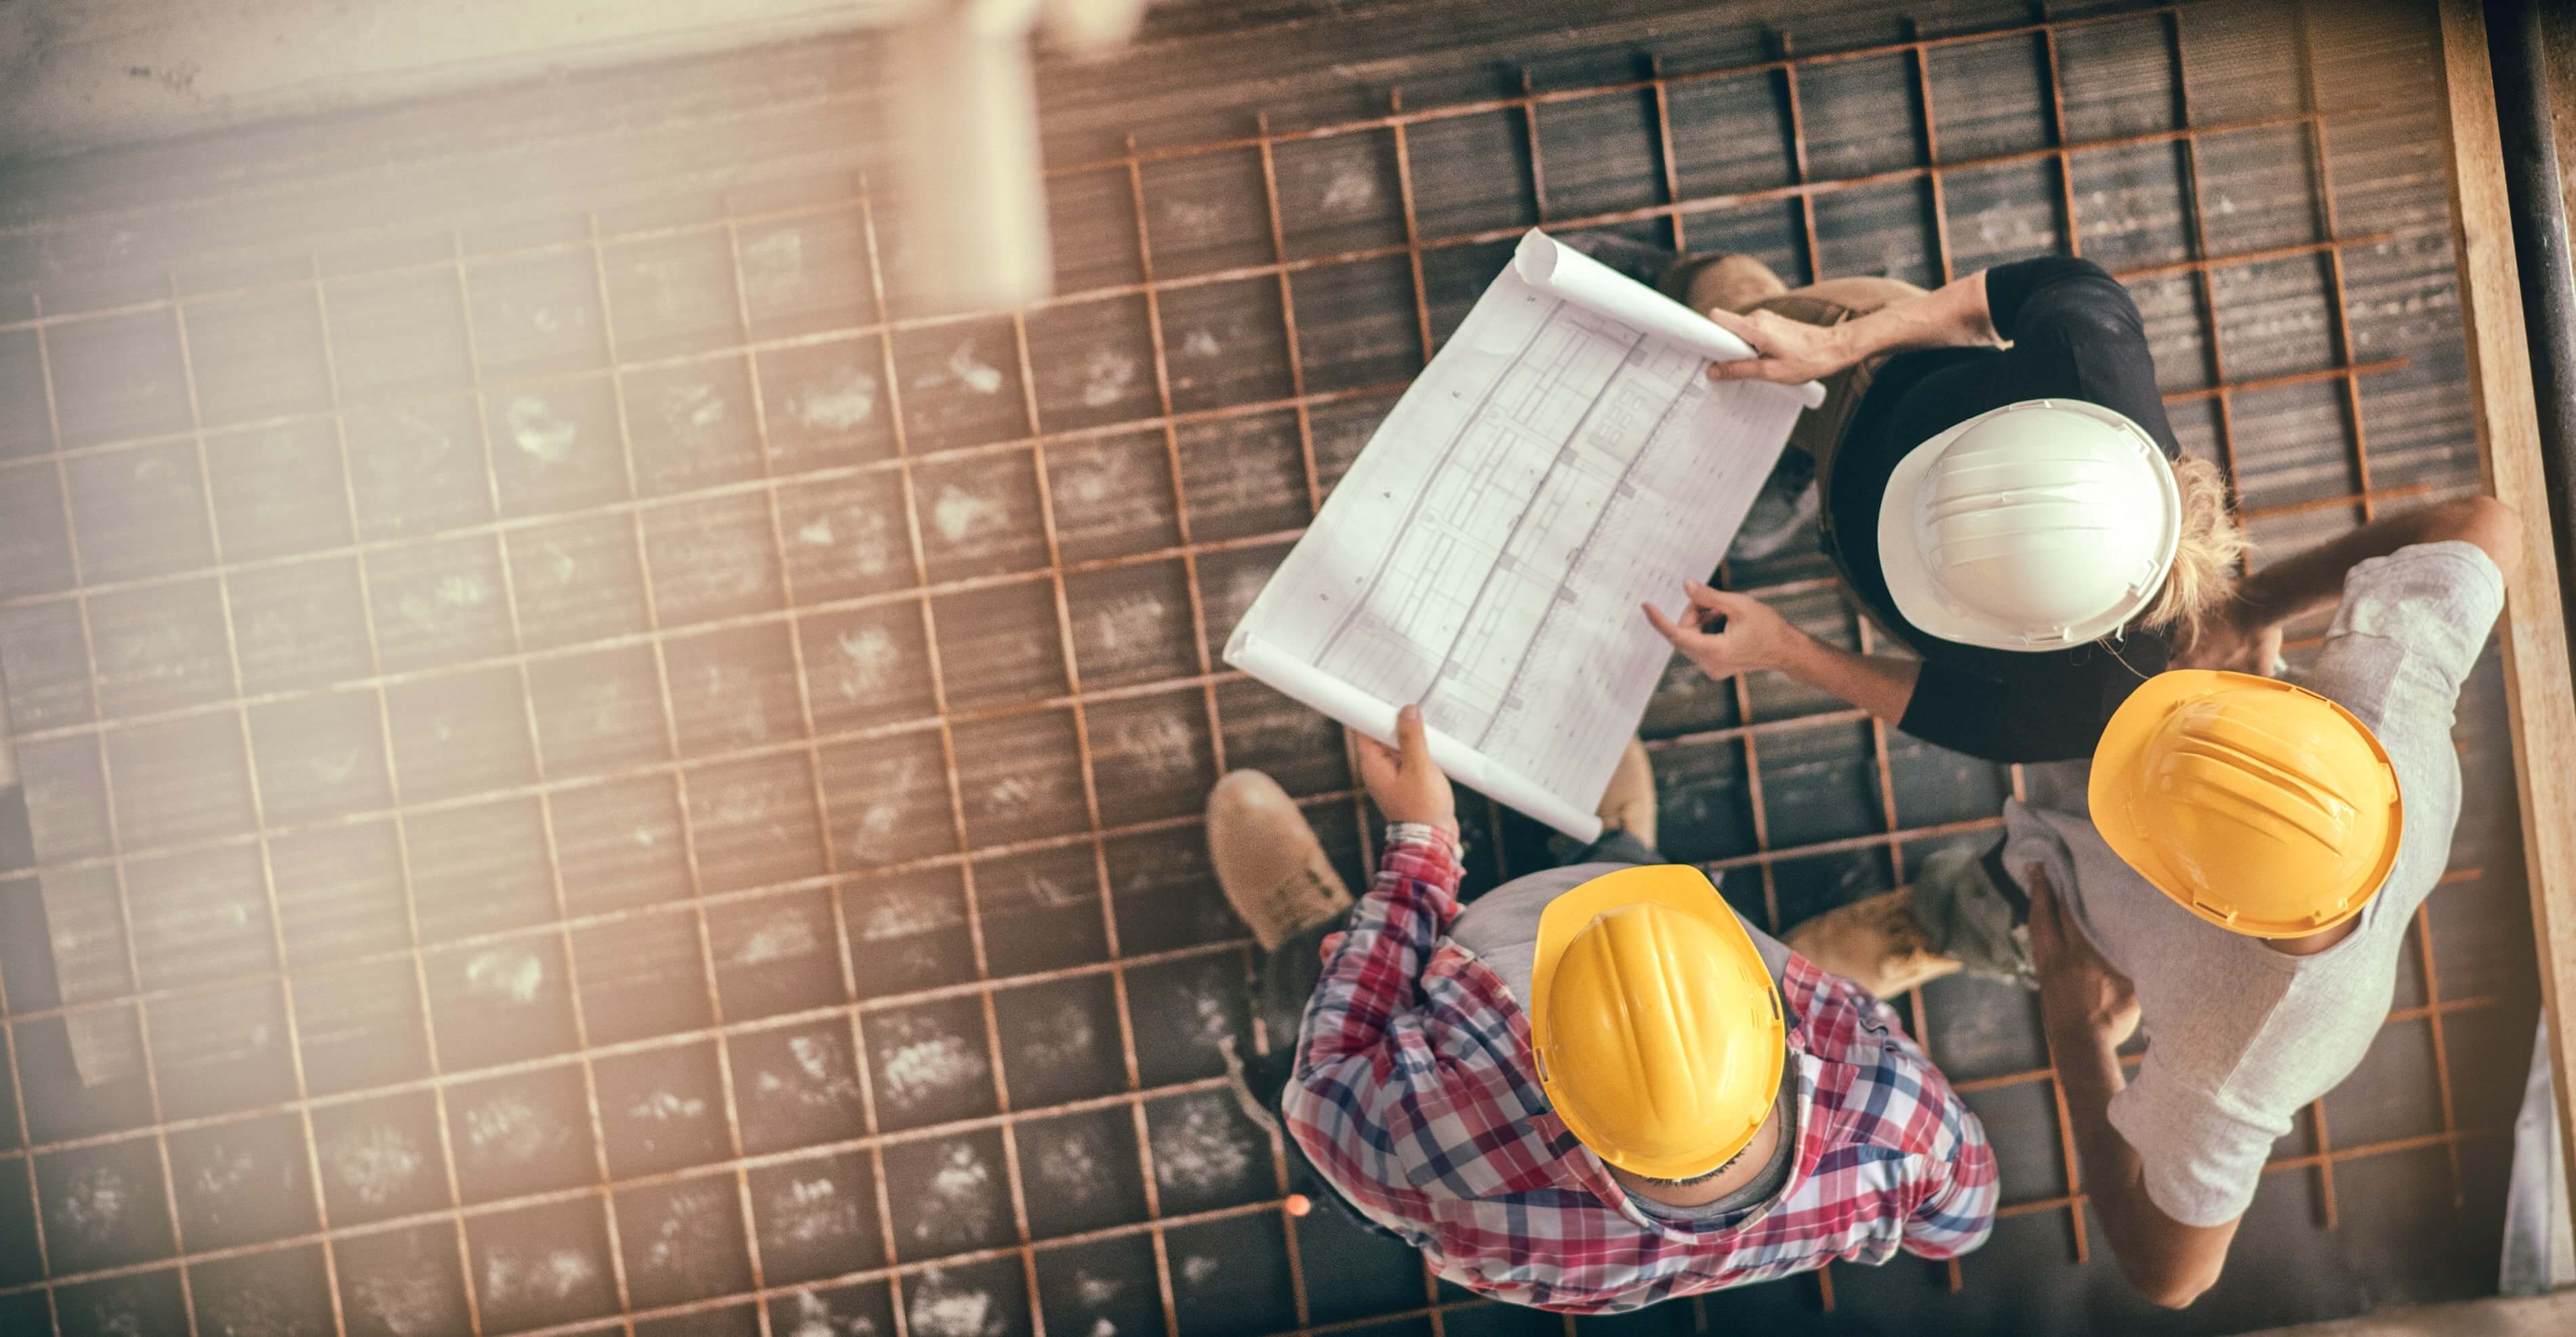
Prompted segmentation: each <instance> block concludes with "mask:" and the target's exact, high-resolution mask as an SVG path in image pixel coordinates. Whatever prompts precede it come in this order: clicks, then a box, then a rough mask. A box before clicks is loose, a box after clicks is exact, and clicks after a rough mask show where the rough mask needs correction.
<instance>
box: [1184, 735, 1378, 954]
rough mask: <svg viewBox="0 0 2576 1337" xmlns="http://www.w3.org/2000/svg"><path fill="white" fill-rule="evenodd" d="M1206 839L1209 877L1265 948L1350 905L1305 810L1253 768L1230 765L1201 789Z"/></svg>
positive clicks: (1338, 877)
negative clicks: (1208, 787)
mask: <svg viewBox="0 0 2576 1337" xmlns="http://www.w3.org/2000/svg"><path fill="white" fill-rule="evenodd" d="M1207 840H1208V855H1209V857H1210V860H1211V861H1212V862H1214V863H1215V865H1216V884H1217V885H1218V886H1219V887H1222V888H1224V889H1225V899H1226V903H1227V904H1230V905H1232V906H1233V907H1234V912H1235V914H1237V915H1239V916H1241V917H1242V919H1243V923H1244V926H1245V927H1247V928H1249V929H1251V930H1252V936H1253V938H1254V940H1256V941H1258V942H1259V943H1260V944H1261V950H1263V951H1265V952H1266V951H1269V950H1271V949H1272V948H1275V947H1277V946H1278V945H1279V944H1281V943H1283V942H1286V941H1287V940H1288V939H1290V938H1292V937H1295V936H1296V935H1297V933H1298V931H1299V930H1301V929H1308V928H1312V927H1314V926H1315V925H1317V924H1320V923H1323V922H1324V921H1325V920H1328V919H1331V918H1332V917H1333V916H1335V915H1338V914H1340V913H1341V912H1342V911H1343V910H1345V909H1347V908H1349V906H1350V903H1351V891H1350V888H1349V887H1346V886H1344V885H1342V875H1341V874H1339V873H1336V872H1334V871H1333V864H1332V861H1331V860H1329V859H1327V858H1325V857H1324V845H1323V842H1322V841H1319V840H1317V839H1315V828H1313V827H1311V826H1308V825H1307V824H1306V814H1305V813H1303V812H1300V811H1298V808H1297V801H1296V800H1295V799H1292V798H1290V797H1288V791H1287V790H1284V789H1281V788H1280V787H1279V782H1278V781H1276V780H1273V779H1271V778H1270V777H1269V776H1266V775H1263V774H1262V773H1261V772H1259V771H1234V772H1231V773H1229V774H1228V775H1226V776H1225V778H1223V779H1221V780H1218V781H1217V782H1216V788H1214V789H1211V790H1209V791H1208V801H1207Z"/></svg>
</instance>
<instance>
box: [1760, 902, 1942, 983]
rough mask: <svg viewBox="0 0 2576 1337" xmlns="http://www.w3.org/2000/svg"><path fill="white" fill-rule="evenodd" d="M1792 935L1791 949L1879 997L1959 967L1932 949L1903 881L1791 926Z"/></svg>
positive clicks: (1821, 967) (1930, 979)
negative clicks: (1915, 917)
mask: <svg viewBox="0 0 2576 1337" xmlns="http://www.w3.org/2000/svg"><path fill="white" fill-rule="evenodd" d="M1787 941H1788V944H1789V950H1790V951H1793V952H1796V953H1797V954H1798V955H1800V956H1803V957H1805V958H1807V959H1808V960H1810V961H1813V962H1815V963H1816V965H1817V966H1818V968H1820V969H1822V970H1824V971H1826V972H1827V973H1829V974H1835V975H1840V976H1842V977H1843V978H1844V979H1847V980H1850V981H1851V982H1852V983H1854V984H1857V985H1859V986H1860V987H1862V988H1864V989H1867V990H1869V991H1870V993H1871V994H1873V995H1875V996H1877V997H1880V998H1894V997H1896V996H1897V995H1899V994H1901V993H1904V992H1905V991H1906V990H1908V989H1911V988H1913V987H1914V986H1916V985H1918V984H1924V983H1928V982H1930V981H1932V980H1937V979H1939V978H1941V977H1942V976H1944V975H1947V974H1950V973H1952V972H1954V971H1956V970H1958V969H1959V968H1960V963H1959V962H1957V961H1955V960H1953V959H1951V958H1949V957H1946V956H1943V955H1941V954H1940V953H1939V952H1936V951H1933V950H1932V945H1931V943H1930V942H1928V941H1927V940H1926V939H1925V938H1924V936H1923V926H1922V925H1921V924H1918V923H1916V922H1915V921H1914V912H1913V910H1912V909H1910V908H1908V906H1907V904H1906V893H1905V889H1904V888H1903V887H1899V888H1897V889H1896V890H1894V891H1891V892H1887V893H1884V894H1882V895H1877V896H1872V897H1870V898H1869V899H1868V900H1865V901H1854V902H1852V903H1851V904H1849V905H1846V906H1842V907H1839V908H1837V909H1833V910H1828V911H1826V912H1825V913H1823V914H1820V915H1818V916H1816V917H1815V918H1813V919H1810V920H1807V921H1806V922H1804V923H1802V924H1800V925H1798V926H1797V927H1796V928H1793V929H1791V930H1789V935H1788V939H1787Z"/></svg>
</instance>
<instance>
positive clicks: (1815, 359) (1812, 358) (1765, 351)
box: [1706, 307, 1858, 385]
mask: <svg viewBox="0 0 2576 1337" xmlns="http://www.w3.org/2000/svg"><path fill="white" fill-rule="evenodd" d="M1706 314H1707V316H1708V318H1709V320H1710V321H1711V322H1712V323H1714V324H1716V325H1717V327H1718V328H1720V329H1722V330H1725V331H1726V332H1727V333H1729V334H1732V335H1734V336H1735V337H1736V338H1738V339H1742V340H1743V341H1744V342H1746V343H1748V344H1751V345H1753V356H1752V357H1748V358H1738V359H1737V360H1735V361H1733V362H1711V363H1709V364H1708V378H1709V379H1710V380H1712V381H1778V382H1779V383H1781V384H1782V385H1798V384H1802V383H1804V382H1807V381H1812V380H1814V379H1816V378H1817V377H1819V376H1830V375H1832V374H1833V373H1835V372H1838V371H1841V370H1842V369H1843V368H1845V367H1848V366H1850V365H1851V364H1852V363H1853V362H1855V361H1857V360H1858V359H1856V358H1854V357H1852V356H1851V354H1850V352H1849V350H1848V349H1846V348H1845V347H1844V344H1845V342H1846V341H1845V339H1844V338H1843V337H1842V336H1841V335H1840V334H1839V333H1838V332H1837V331H1838V330H1839V329H1840V328H1841V327H1840V326H1828V325H1810V324H1808V323H1806V322H1805V321H1803V320H1791V319H1789V318H1788V317H1787V316H1783V315H1779V314H1777V313H1775V312H1770V311H1754V312H1750V313H1748V314H1745V315H1738V314H1736V313H1735V312H1732V311H1721V310H1718V309H1717V308H1715V307H1711V308H1709V310H1708V312H1707V313H1706Z"/></svg>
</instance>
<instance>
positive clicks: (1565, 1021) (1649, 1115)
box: [1531, 865, 1786, 1179]
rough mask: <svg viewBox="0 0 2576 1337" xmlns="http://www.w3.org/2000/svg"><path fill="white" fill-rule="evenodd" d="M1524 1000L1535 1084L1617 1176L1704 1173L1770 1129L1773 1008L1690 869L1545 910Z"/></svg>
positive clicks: (1758, 964) (1767, 986) (1776, 1008)
mask: <svg viewBox="0 0 2576 1337" xmlns="http://www.w3.org/2000/svg"><path fill="white" fill-rule="evenodd" d="M1694 884H1695V885H1694ZM1532 994H1533V997H1532V999H1531V1043H1532V1047H1533V1048H1534V1049H1535V1050H1536V1051H1537V1055H1538V1059H1539V1073H1540V1083H1541V1085H1542V1086H1543V1087H1544V1089H1545V1090H1546V1092H1547V1096H1548V1100H1549V1102H1550V1104H1551V1105H1553V1106H1554V1108H1555V1109H1556V1112H1557V1115H1558V1117H1560V1118H1562V1119H1564V1120H1565V1123H1566V1126H1567V1127H1568V1128H1569V1129H1571V1130H1572V1131H1573V1133H1574V1135H1575V1136H1576V1137H1577V1138H1580V1139H1581V1140H1582V1141H1583V1143H1584V1145H1586V1146H1588V1147H1590V1148H1592V1150H1593V1151H1594V1152H1595V1153H1596V1154H1598V1155H1599V1156H1600V1157H1601V1158H1602V1159H1603V1160H1605V1161H1607V1162H1609V1163H1610V1164H1612V1165H1616V1166H1618V1167H1620V1168H1621V1169H1625V1170H1628V1171H1631V1172H1633V1173H1636V1174H1641V1175H1646V1176H1649V1177H1652V1178H1658V1179H1684V1178H1689V1177H1691V1176H1693V1175H1698V1174H1704V1173H1706V1172H1708V1171H1710V1170H1713V1169H1716V1168H1717V1167H1718V1166H1720V1165H1723V1164H1725V1163H1726V1161H1727V1160H1728V1159H1729V1158H1730V1157H1732V1156H1734V1155H1735V1154H1736V1153H1737V1152H1739V1151H1742V1150H1743V1149H1744V1147H1745V1146H1746V1145H1747V1144H1748V1143H1750V1142H1751V1141H1752V1140H1753V1135H1754V1134H1755V1133H1756V1132H1757V1131H1759V1130H1760V1128H1761V1126H1762V1121H1763V1120H1764V1119H1765V1118H1766V1117H1768V1115H1769V1113H1770V1110H1771V1103H1772V1099H1773V1097H1774V1096H1775V1095H1776V1094H1777V1093H1778V1090H1779V1085H1780V1072H1781V1068H1782V1065H1783V1063H1784V1062H1785V1059H1786V1051H1785V1049H1784V1027H1783V1023H1782V1017H1781V1011H1780V1002H1779V994H1778V991H1777V988H1776V987H1775V986H1774V985H1773V984H1772V982H1771V976H1770V972H1769V971H1768V970H1767V969H1766V968H1765V967H1764V966H1763V964H1762V960H1761V956H1760V953H1759V952H1757V951H1756V950H1755V949H1754V947H1753V943H1752V939H1751V937H1750V936H1749V935H1747V934H1746V933H1745V932H1744V928H1743V925H1742V924H1740V923H1738V922H1737V921H1736V920H1735V917H1734V912H1733V911H1731V910H1728V909H1727V908H1726V904H1725V902H1724V901H1723V900H1721V899H1719V897H1718V895H1717V891H1716V888H1714V887H1712V886H1710V884H1709V882H1708V879H1707V877H1706V876H1705V875H1703V874H1701V873H1700V872H1699V870H1697V869H1695V868H1689V867H1685V866H1679V865H1665V866H1660V867H1651V868H1631V869H1623V870H1621V871H1619V872H1617V873H1611V874H1606V875H1604V876H1602V877H1598V878H1594V879H1593V880H1592V881H1590V882H1587V883H1585V884H1584V885H1583V886H1580V887H1577V888H1575V889H1574V890H1572V891H1569V892H1567V893H1566V894H1565V895H1563V896H1560V897H1558V898H1557V899H1556V900H1555V901H1553V902H1551V903H1550V904H1549V906H1548V908H1547V909H1546V911H1544V912H1543V913H1542V916H1541V918H1540V927H1539V948H1538V954H1537V959H1536V960H1535V961H1534V962H1533V968H1532Z"/></svg>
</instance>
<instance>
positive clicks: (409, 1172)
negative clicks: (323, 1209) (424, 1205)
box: [322, 1123, 421, 1207]
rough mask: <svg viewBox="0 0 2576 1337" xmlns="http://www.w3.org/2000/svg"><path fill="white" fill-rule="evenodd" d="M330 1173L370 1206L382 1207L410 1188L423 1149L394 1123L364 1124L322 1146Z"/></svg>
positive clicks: (418, 1167) (417, 1170)
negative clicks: (415, 1145)
mask: <svg viewBox="0 0 2576 1337" xmlns="http://www.w3.org/2000/svg"><path fill="white" fill-rule="evenodd" d="M322 1159H323V1160H324V1162H325V1163H327V1164H328V1165H329V1166H330V1168H331V1177H332V1178H333V1179H335V1180H337V1181H338V1182H339V1184H340V1187H342V1188H344V1189H346V1190H348V1191H349V1194H350V1196H352V1197H354V1198H356V1199H357V1200H358V1201H359V1202H360V1203H361V1204H363V1205H365V1206H369V1207H382V1206H384V1205H385V1204H386V1203H389V1202H392V1201H394V1200H395V1199H396V1198H398V1197H400V1196H402V1195H403V1194H404V1193H406V1192H408V1191H409V1190H410V1188H411V1186H412V1181H413V1180H415V1179H417V1178H419V1176H420V1169H421V1156H420V1150H419V1148H417V1147H414V1146H413V1145H412V1144H411V1139H410V1138H408V1137H405V1136H403V1133H402V1130H401V1129H398V1128H396V1127H394V1126H393V1125H392V1124H383V1123H377V1124H364V1125H360V1126H358V1127H354V1128H350V1129H346V1130H344V1131H342V1132H341V1133H340V1134H338V1135H337V1136H335V1137H333V1138H332V1139H331V1142H330V1145H328V1146H326V1147H324V1148H323V1149H322Z"/></svg>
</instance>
